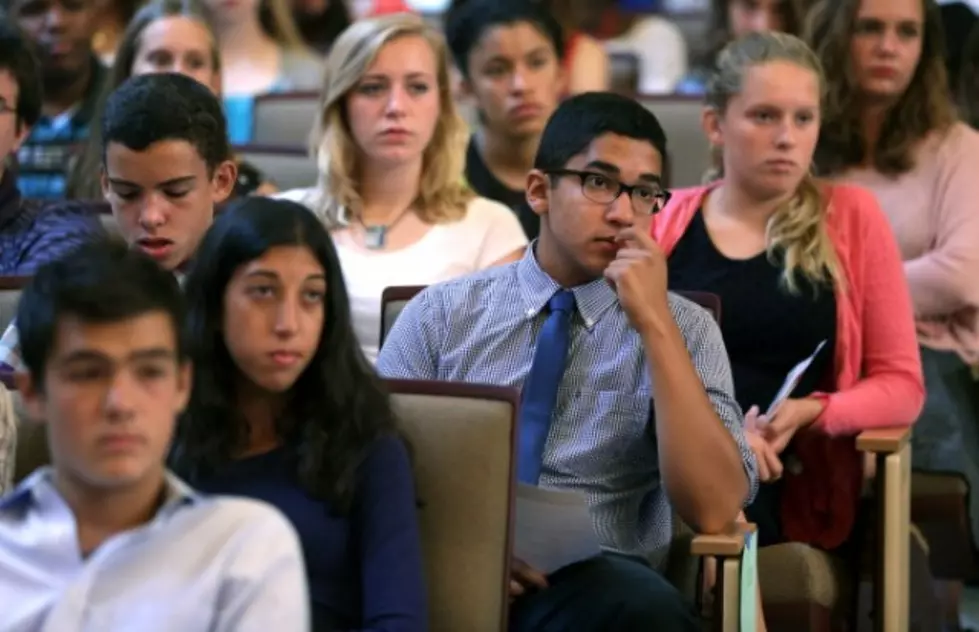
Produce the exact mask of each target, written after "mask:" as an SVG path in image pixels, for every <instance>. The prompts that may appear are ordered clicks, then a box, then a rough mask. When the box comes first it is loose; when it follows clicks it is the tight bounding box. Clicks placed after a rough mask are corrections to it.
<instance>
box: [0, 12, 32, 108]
mask: <svg viewBox="0 0 979 632" xmlns="http://www.w3.org/2000/svg"><path fill="white" fill-rule="evenodd" d="M0 69H2V70H6V71H7V72H9V73H10V74H11V76H12V77H13V78H14V82H16V83H17V103H16V104H9V105H12V106H13V107H16V108H17V112H16V115H17V125H27V126H28V127H30V126H33V125H34V123H37V119H39V118H41V70H40V68H39V67H38V63H37V58H36V57H34V52H33V50H32V49H31V44H30V43H29V42H28V41H27V40H26V39H25V38H24V36H23V35H22V34H21V32H20V29H18V28H17V26H16V25H15V24H13V23H12V22H11V21H10V19H9V18H7V17H6V16H0Z"/></svg>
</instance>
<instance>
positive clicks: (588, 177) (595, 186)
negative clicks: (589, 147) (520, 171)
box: [547, 169, 670, 215]
mask: <svg viewBox="0 0 979 632" xmlns="http://www.w3.org/2000/svg"><path fill="white" fill-rule="evenodd" d="M547 174H548V175H552V176H577V177H578V179H579V180H581V194H582V195H584V196H585V197H586V198H587V199H589V200H591V201H592V202H596V203H598V204H611V203H612V202H614V201H615V200H617V199H618V198H619V196H620V195H622V194H623V193H626V194H627V195H628V196H629V200H630V201H631V202H632V210H634V211H635V212H636V213H639V214H640V215H655V214H656V213H659V212H660V211H662V210H663V207H665V206H666V203H667V202H669V201H670V192H669V191H667V190H666V189H663V188H661V187H659V186H657V185H655V184H623V183H621V182H619V181H618V180H616V179H615V178H613V177H611V176H607V175H605V174H603V173H597V172H595V171H577V170H575V169H553V170H550V171H548V172H547Z"/></svg>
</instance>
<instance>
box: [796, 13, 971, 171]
mask: <svg viewBox="0 0 979 632" xmlns="http://www.w3.org/2000/svg"><path fill="white" fill-rule="evenodd" d="M921 6H922V12H923V15H924V25H923V40H922V46H921V58H920V59H919V60H918V67H917V68H916V69H915V71H914V77H912V79H911V83H910V84H909V85H908V88H907V90H905V92H904V94H903V95H901V97H900V99H899V100H898V101H897V103H896V104H895V105H894V107H893V108H891V110H890V112H889V113H888V114H887V118H886V119H885V120H884V122H883V125H882V126H881V130H880V138H879V139H878V140H877V146H876V148H875V151H874V165H873V166H874V168H875V169H877V170H878V171H880V172H881V173H885V174H888V175H898V174H901V173H905V172H907V171H909V170H910V169H911V168H912V167H913V166H914V155H913V151H914V148H915V147H916V146H917V144H918V143H919V141H921V140H922V139H924V138H925V137H926V136H928V135H929V134H931V133H932V132H934V131H939V132H944V131H947V130H948V129H949V128H950V127H951V126H952V124H954V123H955V122H956V120H957V117H956V113H955V107H954V104H953V102H952V98H951V96H950V92H949V86H948V76H947V70H946V68H945V35H944V32H943V30H942V29H943V27H942V18H941V13H940V11H939V9H938V5H936V4H935V3H934V1H933V0H922V2H921ZM859 10H860V0H820V2H817V3H816V4H815V5H814V6H813V8H812V10H811V12H810V13H809V16H808V18H807V19H806V26H805V29H804V33H805V40H806V43H807V44H809V46H810V47H811V48H812V49H813V50H814V51H815V52H816V54H817V55H818V56H819V59H820V61H821V62H822V64H823V70H824V72H825V73H826V78H827V86H826V87H827V91H826V99H825V102H824V104H823V114H822V123H821V126H820V131H819V144H818V145H817V147H816V156H815V159H814V162H815V164H816V167H817V170H818V171H819V173H820V175H835V174H838V173H840V172H842V171H845V170H846V169H848V168H850V167H855V166H857V165H860V164H862V163H863V161H864V149H865V148H864V135H863V121H862V119H861V115H860V112H861V108H860V107H859V101H860V89H859V86H858V85H857V80H856V78H855V77H854V74H853V69H852V60H851V57H850V41H851V40H852V39H853V35H854V31H855V28H856V21H857V14H858V12H859Z"/></svg>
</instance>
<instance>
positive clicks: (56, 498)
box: [0, 465, 201, 519]
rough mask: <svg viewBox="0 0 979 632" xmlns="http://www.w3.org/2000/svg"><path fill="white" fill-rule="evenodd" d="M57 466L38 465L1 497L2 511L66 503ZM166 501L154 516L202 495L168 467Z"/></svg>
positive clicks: (192, 501)
mask: <svg viewBox="0 0 979 632" xmlns="http://www.w3.org/2000/svg"><path fill="white" fill-rule="evenodd" d="M53 478H54V468H52V467H51V466H50V465H48V466H45V467H41V468H38V469H37V470H35V471H34V472H33V473H32V474H31V475H30V476H28V477H27V478H25V479H24V480H23V481H21V482H20V484H19V485H17V487H15V488H14V490H13V491H12V492H10V493H9V494H7V495H5V496H3V497H2V498H0V513H3V512H6V511H10V510H14V509H28V508H41V507H46V506H50V505H51V503H52V502H57V503H64V499H63V498H62V497H61V494H60V493H59V492H58V490H57V488H56V487H55V486H54V480H53ZM163 493H164V498H163V504H162V505H160V508H159V509H158V510H157V513H156V516H155V517H154V519H158V518H161V517H168V516H170V515H172V514H173V513H174V512H175V511H176V510H177V509H179V508H180V507H182V506H184V505H188V504H193V503H195V502H197V501H198V500H200V498H201V496H200V494H199V493H198V492H196V491H195V490H194V489H193V488H191V487H190V486H189V485H188V484H187V483H185V482H184V481H182V480H181V479H180V477H178V476H177V475H176V474H173V473H172V472H170V471H169V470H168V471H167V472H165V474H164V492H163Z"/></svg>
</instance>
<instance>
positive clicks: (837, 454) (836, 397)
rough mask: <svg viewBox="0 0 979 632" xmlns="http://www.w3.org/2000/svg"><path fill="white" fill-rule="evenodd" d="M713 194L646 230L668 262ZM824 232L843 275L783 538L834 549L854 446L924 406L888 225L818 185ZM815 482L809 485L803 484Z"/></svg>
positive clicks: (790, 487)
mask: <svg viewBox="0 0 979 632" xmlns="http://www.w3.org/2000/svg"><path fill="white" fill-rule="evenodd" d="M711 188H712V187H694V188H690V189H682V190H679V191H676V192H674V194H673V197H672V199H671V200H670V203H669V204H668V205H667V207H666V208H665V209H664V210H663V211H662V212H661V213H659V214H658V215H656V216H655V218H654V222H653V231H652V232H653V237H654V238H655V239H656V241H657V242H658V243H659V245H660V246H661V247H662V248H663V250H664V252H665V253H666V255H667V256H669V254H670V253H671V252H672V251H673V248H674V247H675V246H676V244H677V242H678V241H679V239H680V237H681V236H682V235H683V233H684V232H685V231H686V229H687V226H688V225H689V224H690V220H691V218H692V217H693V215H694V213H696V212H697V211H698V209H700V208H701V207H702V206H703V202H704V199H705V197H706V193H707V192H709V191H710V189H711ZM824 192H825V195H826V199H828V200H829V211H828V213H827V220H826V221H827V227H828V229H829V235H830V239H831V240H832V242H833V245H834V246H835V248H836V254H837V257H838V258H839V259H840V264H841V266H842V270H843V276H844V279H845V288H844V289H843V290H840V289H839V288H838V289H837V291H836V305H837V314H836V327H837V335H836V348H835V350H834V351H835V353H834V383H833V384H831V385H829V386H830V388H829V389H828V390H830V391H831V392H830V393H820V394H817V396H819V397H820V398H822V399H823V400H824V402H825V408H824V409H823V412H822V414H821V415H820V416H819V418H817V419H816V422H815V423H814V424H813V426H812V430H814V431H815V432H804V433H801V434H800V435H799V437H798V439H797V442H796V449H797V454H798V456H799V459H800V460H801V461H802V465H803V468H802V471H801V472H799V473H791V472H788V471H787V472H786V474H785V485H786V493H785V494H783V512H782V513H783V516H782V517H783V523H784V524H783V527H784V531H785V534H786V536H787V537H788V538H789V539H791V540H793V541H799V542H810V543H813V544H817V545H819V546H822V547H823V548H827V549H829V548H834V547H836V546H839V545H840V544H842V543H843V542H844V541H845V540H846V538H847V537H848V536H849V535H850V531H851V530H852V527H853V521H854V518H855V516H856V508H857V502H858V499H859V494H860V486H861V484H862V459H861V458H860V455H859V454H858V453H857V452H856V449H855V444H854V440H853V436H854V435H856V434H858V433H859V432H860V431H862V430H866V429H870V428H881V427H894V426H909V425H911V424H912V423H914V421H915V420H916V419H917V417H918V414H919V413H920V412H921V407H922V405H923V404H924V398H925V390H924V380H923V378H922V374H921V359H920V357H919V354H918V344H917V341H916V338H915V328H914V320H913V316H912V308H911V297H910V295H909V292H908V286H907V283H906V282H905V280H904V274H903V272H902V268H901V257H900V253H899V252H898V248H897V244H896V243H895V241H894V238H893V236H892V234H891V230H890V227H889V225H888V223H887V218H886V217H885V216H884V214H883V213H882V212H881V210H880V207H879V206H878V205H877V200H876V199H875V198H874V196H873V194H871V193H870V192H868V191H865V190H863V189H861V188H859V187H855V186H848V185H826V186H825V188H824ZM809 474H814V475H809Z"/></svg>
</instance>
